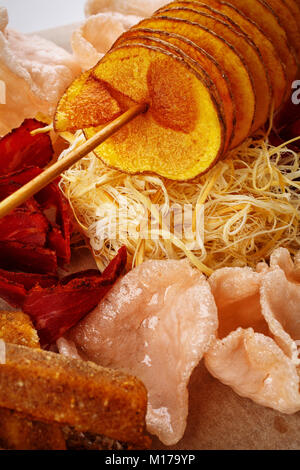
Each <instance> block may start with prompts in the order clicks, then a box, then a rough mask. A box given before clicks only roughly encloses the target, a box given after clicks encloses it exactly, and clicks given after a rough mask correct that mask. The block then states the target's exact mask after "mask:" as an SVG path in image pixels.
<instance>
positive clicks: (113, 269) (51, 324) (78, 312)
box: [23, 247, 127, 346]
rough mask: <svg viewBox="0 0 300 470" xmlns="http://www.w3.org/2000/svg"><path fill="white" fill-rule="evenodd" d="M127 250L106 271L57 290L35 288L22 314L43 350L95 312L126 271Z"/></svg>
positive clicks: (68, 279) (77, 278)
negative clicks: (30, 324) (34, 331)
mask: <svg viewBox="0 0 300 470" xmlns="http://www.w3.org/2000/svg"><path fill="white" fill-rule="evenodd" d="M126 261H127V252H126V248H125V247H122V248H121V249H120V250H119V252H118V254H117V256H116V257H115V258H114V259H113V260H112V262H111V263H110V264H109V266H108V267H107V268H106V270H105V271H104V272H103V273H102V274H101V273H100V272H97V271H94V270H89V271H85V272H82V273H77V274H76V275H71V276H67V277H66V278H65V279H62V280H61V281H60V283H59V284H58V285H57V286H54V287H49V288H44V289H43V288H41V287H40V286H37V287H35V288H33V289H32V290H31V291H30V292H29V293H28V295H27V297H26V300H25V302H24V305H23V310H24V312H25V313H27V314H28V315H29V316H30V318H31V319H32V321H33V322H34V325H35V327H36V329H37V331H38V333H39V337H40V339H41V344H42V346H48V345H51V344H52V343H54V342H55V341H56V340H57V339H58V338H60V337H61V336H62V335H63V334H64V333H66V332H67V331H68V330H69V329H70V328H72V326H74V325H76V324H77V323H78V322H79V321H80V320H81V319H82V318H83V317H84V316H85V315H86V314H87V313H89V312H90V311H91V310H92V309H93V308H95V307H96V306H97V305H98V303H99V302H100V300H101V299H102V298H103V297H104V296H105V294H107V292H108V291H109V290H110V289H111V288H112V286H113V285H114V283H115V282H116V280H117V279H118V277H119V276H120V275H121V273H122V272H123V271H124V269H125V266H126Z"/></svg>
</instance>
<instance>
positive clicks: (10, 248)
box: [0, 241, 57, 275]
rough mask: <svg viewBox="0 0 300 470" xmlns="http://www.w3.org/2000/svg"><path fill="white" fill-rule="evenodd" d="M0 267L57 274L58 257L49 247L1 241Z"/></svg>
mask: <svg viewBox="0 0 300 470" xmlns="http://www.w3.org/2000/svg"><path fill="white" fill-rule="evenodd" d="M0 268H2V269H8V270H11V269H13V270H20V271H25V272H29V273H38V274H50V275H56V273H57V258H56V254H55V252H54V251H52V250H49V249H47V248H40V247H37V246H36V245H29V244H23V243H19V242H15V241H14V242H12V241H6V242H3V241H0Z"/></svg>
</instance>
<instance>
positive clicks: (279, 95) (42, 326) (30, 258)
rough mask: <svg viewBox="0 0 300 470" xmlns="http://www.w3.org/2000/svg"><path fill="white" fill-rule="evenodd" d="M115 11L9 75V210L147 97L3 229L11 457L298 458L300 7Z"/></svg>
mask: <svg viewBox="0 0 300 470" xmlns="http://www.w3.org/2000/svg"><path fill="white" fill-rule="evenodd" d="M106 3H107V2H102V0H99V1H93V0H89V1H88V2H87V4H86V16H87V18H86V20H85V21H84V22H83V23H82V24H80V25H78V24H76V25H68V26H66V27H62V28H57V29H53V30H48V31H41V32H39V33H38V35H39V37H41V38H42V39H41V40H38V47H37V49H40V51H42V54H41V55H39V54H40V52H37V56H36V57H37V58H36V60H37V62H38V61H40V63H42V64H43V61H44V59H43V58H42V59H41V57H42V56H43V51H45V48H46V43H44V42H43V41H44V39H45V40H46V41H50V42H51V44H52V43H53V44H56V45H57V46H58V47H59V50H58V49H57V50H56V51H55V53H54V52H53V56H52V55H51V54H52V52H50V46H49V44H50V42H49V43H48V47H49V49H47V54H48V56H47V59H46V60H48V65H49V71H48V70H46V68H45V75H43V73H44V71H43V72H42V74H41V78H39V79H38V80H36V81H35V80H33V82H32V83H30V82H28V81H27V82H26V80H27V78H24V77H25V75H22V73H23V72H20V70H18V69H17V68H12V70H10V71H9V72H8V75H5V73H6V70H5V67H4V66H3V67H2V69H1V67H0V80H2V81H5V83H6V86H7V96H8V101H7V103H6V104H7V106H9V109H10V114H9V119H7V116H8V114H7V112H5V107H4V108H3V105H2V108H0V129H1V135H2V136H3V137H2V139H1V140H0V171H1V175H0V197H1V200H2V201H4V203H5V200H6V198H7V197H9V196H11V195H12V194H15V193H16V192H17V190H19V189H21V187H22V186H23V185H25V184H31V183H33V182H34V180H35V178H36V177H38V176H39V175H40V174H41V173H42V171H43V169H45V168H48V167H49V166H51V164H52V163H53V162H54V161H55V160H57V159H59V160H63V158H64V157H65V158H67V157H68V155H69V154H70V153H71V152H73V151H75V152H76V151H77V150H78V149H79V148H80V146H81V145H82V144H84V142H85V141H86V140H87V139H91V138H93V137H94V136H95V135H96V134H97V132H99V131H101V129H102V128H104V127H105V125H106V124H108V123H110V122H112V121H114V120H115V119H116V118H118V117H119V116H121V115H122V113H124V111H125V110H127V109H128V108H130V107H131V106H132V105H134V104H136V103H140V102H142V101H143V100H145V101H146V102H147V106H148V108H147V111H146V112H144V113H142V114H141V115H139V116H137V117H135V118H134V119H132V120H131V121H130V122H129V123H127V124H126V125H125V126H123V129H121V130H119V131H117V133H116V134H115V135H113V136H112V137H110V138H109V139H108V140H106V141H105V142H103V143H102V145H101V146H98V147H97V148H95V149H94V151H93V152H91V153H89V154H88V155H86V156H84V157H83V158H82V159H81V160H79V161H78V162H77V163H75V164H74V165H73V166H72V167H70V168H69V169H67V170H66V171H65V172H64V173H63V174H62V175H61V177H60V178H59V179H55V180H54V181H52V182H49V183H50V184H49V185H48V186H46V187H45V188H44V189H42V190H41V191H39V192H38V193H37V194H35V195H33V196H32V197H31V198H30V199H28V200H27V201H25V200H24V201H23V202H24V203H23V205H22V206H21V207H20V208H16V209H14V210H13V211H11V212H10V213H9V214H7V215H5V217H2V219H1V218H0V415H1V417H0V448H4V449H24V448H25V449H35V450H36V449H65V448H69V449H79V450H82V449H97V450H101V449H114V450H123V449H149V448H150V449H157V450H160V449H162V450H168V449H170V450H171V449H172V450H173V449H174V450H242V449H245V450H273V449H274V450H284V449H287V450H297V449H299V447H300V421H299V412H300V366H299V361H300V359H299V341H300V330H299V321H298V320H297V316H298V317H299V315H300V307H299V305H300V303H299V302H300V274H299V263H300V256H299V253H300V247H299V244H300V242H299V240H300V236H299V235H300V213H299V210H300V202H299V196H298V195H299V190H300V185H299V178H300V171H299V159H300V145H299V146H298V143H297V139H298V138H299V135H300V124H299V123H300V113H299V109H298V108H299V106H300V105H299V106H298V107H297V106H296V104H295V102H294V101H293V102H292V100H295V98H293V96H295V95H293V89H295V87H294V85H293V84H294V82H295V80H296V79H297V76H298V75H299V68H298V67H299V65H297V61H298V59H297V58H298V57H299V51H300V28H299V30H298V26H297V21H296V20H295V19H293V15H296V16H295V18H296V19H297V18H298V19H299V18H300V4H299V3H298V1H296V0H282V1H278V2H277V1H268V2H264V1H262V0H247V1H246V0H243V1H240V0H231V1H229V0H228V2H227V1H223V0H220V1H219V0H207V1H204V2H200V1H190V2H173V3H171V4H168V5H165V2H162V1H159V0H155V1H153V5H152V6H151V5H150V3H149V4H148V7H147V8H146V6H145V2H143V1H142V0H140V1H137V2H132V4H131V2H128V5H126V6H125V5H124V2H121V1H120V2H119V1H116V2H111V4H110V5H109V6H107V5H106ZM108 3H109V2H108ZM154 12H155V13H154ZM292 12H293V13H292ZM2 13H3V12H2V11H1V9H0V15H1V14H2ZM8 13H9V12H8ZM143 13H144V14H143ZM151 15H152V16H151ZM259 15H263V18H264V21H265V30H264V31H263V29H262V27H261V24H260V22H259ZM144 17H145V19H143V18H144ZM274 18H275V19H276V21H274ZM4 23H5V14H4ZM1 24H2V23H1V22H0V25H1ZM199 25H200V26H199ZM5 27H6V28H9V26H7V25H6V26H5ZM5 27H4V29H3V30H2V33H1V34H3V35H4V37H5V40H7V44H8V54H12V55H11V57H13V53H14V47H15V45H16V44H18V42H19V41H21V40H22V38H21V36H20V37H19V36H18V33H14V32H10V33H5ZM98 31H102V32H103V40H102V41H101V40H99V37H97V35H99V32H98ZM5 34H6V36H5ZM14 34H16V37H14ZM10 41H11V44H12V45H11V50H9V47H10ZM39 41H40V42H39ZM70 43H71V44H72V47H70ZM31 47H32V46H31V44H30V40H29V39H28V43H24V50H25V51H26V52H27V51H28V52H31ZM111 47H112V49H110V48H111ZM6 53H7V52H6V51H5V53H4V54H3V57H4V59H3V60H6V59H5V57H6V56H5V54H6ZM64 54H66V55H64ZM7 57H8V56H7ZM99 61H100V62H99ZM21 66H23V67H24V70H27V72H29V75H30V74H32V71H33V68H31V65H30V66H29V67H28V65H27V64H25V63H24V64H22V63H21ZM26 67H27V69H26ZM51 67H53V70H52V69H51V71H50V68H51ZM63 67H65V68H64V69H63ZM53 71H54V72H53ZM82 71H83V72H82ZM27 72H26V73H27ZM80 72H81V73H82V74H81V75H80ZM47 73H50V74H51V73H54V75H53V77H52V78H53V79H55V80H56V81H57V84H58V85H57V87H53V89H55V93H54V92H53V89H52V90H51V87H48V88H47V87H45V86H44V85H43V84H41V83H42V80H43V79H44V78H45V77H46V74H47ZM9 74H11V75H9ZM55 74H56V75H55ZM15 76H18V79H22V80H24V85H23V86H24V90H25V89H26V91H25V92H24V96H21V95H20V103H21V104H22V100H24V103H25V100H28V101H26V105H25V104H24V109H23V110H22V113H23V114H24V116H23V117H22V118H21V117H19V116H17V113H15V109H16V105H18V103H16V100H12V101H11V100H10V98H11V95H10V93H11V89H10V88H9V87H10V86H12V87H13V85H14V82H13V78H12V77H14V79H15ZM10 80H11V81H10ZM39 80H40V82H39ZM8 83H9V86H8V85H7V84H8ZM28 84H29V85H28ZM233 84H234V85H235V86H232V85H233ZM26 87H29V88H28V90H29V91H28V90H27V88H26ZM39 87H40V89H39ZM12 89H13V88H12ZM30 93H31V95H30V97H29V98H28V96H29V94H30ZM47 94H48V97H49V99H48V98H46V95H47ZM99 103H101V106H100V105H99ZM199 103H201V107H199V106H198V105H199ZM30 106H32V109H29V108H30ZM278 110H280V111H278ZM32 139H33V140H32ZM204 141H205V145H203V142H204ZM201 142H202V144H201ZM41 149H42V150H41ZM1 154H2V156H1ZM199 155H200V156H199ZM10 162H11V163H10ZM0 207H1V206H0ZM157 208H158V209H157ZM155 211H158V212H155ZM160 211H161V212H160ZM0 213H1V208H0ZM53 214H54V215H53ZM145 214H146V215H145ZM157 214H158V215H157ZM182 214H184V215H182ZM185 217H187V218H186V219H185ZM145 220H146V222H145ZM183 220H184V221H185V223H186V225H184V227H183V228H182V224H183V222H182V221H183ZM180 224H181V227H179V226H180ZM150 225H151V228H149V227H150ZM178 227H179V229H178ZM149 230H150V231H149ZM172 230H173V231H172ZM180 230H182V232H180ZM1 233H2V235H1ZM15 233H17V236H16V235H14V234H15ZM195 233H196V235H195ZM194 235H195V238H193V237H194ZM1 237H2V238H1ZM3 340H4V341H3ZM3 348H4V349H3ZM3 350H4V356H3ZM3 357H4V359H3ZM28 364H29V366H28ZM157 376H159V377H160V380H159V381H157ZM18 383H22V386H21V387H19V386H18V385H17V384H18ZM87 389H88V390H89V393H88V394H87V393H85V390H87ZM24 390H25V395H26V399H24V395H23V392H24ZM41 393H42V394H44V396H45V399H44V400H43V399H42V398H40V399H38V395H40V394H41ZM37 401H38V402H39V404H38V406H37V407H36V406H35V403H36V402H37ZM95 409H96V412H95ZM82 410H84V412H83V411H82ZM12 429H14V430H16V429H19V430H21V429H22V430H24V429H25V431H24V436H23V437H22V438H21V437H20V434H19V433H18V432H17V431H15V432H12V431H11V430H12ZM30 429H31V430H30ZM32 429H33V431H32ZM41 431H42V433H43V436H44V437H43V438H41V437H40V433H41ZM38 436H39V437H38Z"/></svg>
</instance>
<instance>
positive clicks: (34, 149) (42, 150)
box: [0, 119, 53, 175]
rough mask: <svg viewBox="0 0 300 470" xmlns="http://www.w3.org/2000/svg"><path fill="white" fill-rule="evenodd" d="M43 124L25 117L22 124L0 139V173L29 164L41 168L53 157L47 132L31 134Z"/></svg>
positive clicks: (12, 170)
mask: <svg viewBox="0 0 300 470" xmlns="http://www.w3.org/2000/svg"><path fill="white" fill-rule="evenodd" d="M44 126H45V124H43V123H41V122H39V121H37V120H35V119H26V120H25V121H24V122H23V124H22V125H21V126H20V127H19V128H17V129H14V130H13V131H12V132H11V133H10V134H7V135H6V136H5V137H3V138H2V139H1V140H0V175H7V174H8V173H13V172H15V171H17V170H23V169H24V168H28V167H31V166H36V167H40V168H43V167H44V166H46V165H47V164H48V163H49V162H50V161H51V160H52V158H53V148H52V143H51V139H50V136H49V135H48V134H38V135H35V136H33V135H31V131H33V130H36V129H40V128H42V127H44Z"/></svg>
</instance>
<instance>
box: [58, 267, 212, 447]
mask: <svg viewBox="0 0 300 470" xmlns="http://www.w3.org/2000/svg"><path fill="white" fill-rule="evenodd" d="M217 327H218V319H217V309H216V305H215V302H214V299H213V296H212V294H211V290H210V287H209V284H208V282H207V280H206V278H205V277H204V276H203V275H202V274H201V273H199V271H197V270H195V269H193V268H192V267H191V266H190V265H189V263H188V262H187V261H148V262H145V263H143V264H142V265H140V266H139V267H138V268H135V269H134V270H132V271H130V272H129V273H128V274H127V275H126V276H124V277H123V278H122V279H120V280H119V281H118V282H117V283H116V285H115V286H114V287H113V288H112V290H111V291H110V292H109V293H108V295H107V296H106V297H105V298H104V299H103V301H102V302H100V304H99V305H98V307H97V308H96V309H95V310H94V311H93V312H91V313H90V314H89V315H87V317H86V318H84V319H83V320H82V321H81V322H80V323H79V324H78V325H77V326H76V327H75V328H73V329H72V330H71V331H70V332H69V333H68V334H67V335H66V336H65V339H66V340H67V341H68V342H69V341H71V342H70V343H69V347H68V345H67V343H66V342H64V343H63V344H61V343H60V345H59V346H60V347H61V352H62V353H64V354H67V355H71V356H74V354H75V348H77V352H78V353H79V355H80V356H81V357H82V358H84V359H86V360H92V361H94V362H96V363H98V364H101V365H103V366H107V367H110V368H113V369H123V370H126V371H128V372H130V373H132V374H134V375H136V376H137V377H139V378H140V379H141V380H142V381H143V382H144V384H145V385H146V387H147V390H148V412H147V427H148V430H149V431H150V432H151V433H152V434H156V435H157V436H158V437H159V438H160V439H161V440H162V441H163V442H164V443H165V444H167V445H172V444H175V443H176V442H178V441H179V440H180V439H181V437H182V436H183V433H184V431H185V427H186V420H187V414H188V390H187V385H188V382H189V379H190V376H191V374H192V371H193V369H194V368H195V367H196V365H197V364H198V363H199V361H200V360H201V359H202V357H203V354H204V352H205V351H207V350H208V348H209V346H210V344H211V342H212V340H213V339H214V338H215V332H216V330H217ZM158 377H159V380H158Z"/></svg>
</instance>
